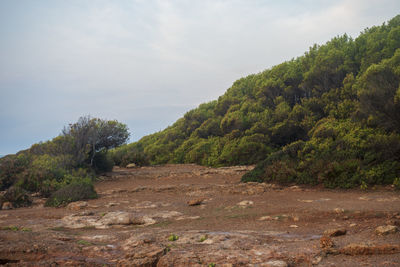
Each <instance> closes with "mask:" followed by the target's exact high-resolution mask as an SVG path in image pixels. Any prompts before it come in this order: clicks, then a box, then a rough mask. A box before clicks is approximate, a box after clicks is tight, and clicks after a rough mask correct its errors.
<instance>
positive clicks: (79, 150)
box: [62, 116, 130, 166]
mask: <svg viewBox="0 0 400 267" xmlns="http://www.w3.org/2000/svg"><path fill="white" fill-rule="evenodd" d="M62 135H63V136H65V137H72V139H73V148H72V152H73V156H74V158H75V160H76V163H77V164H78V165H81V164H82V163H84V162H85V161H88V163H89V164H90V166H93V160H94V157H95V155H96V153H98V152H103V151H107V150H108V149H111V148H115V147H118V146H120V145H122V144H124V143H126V141H127V140H128V138H129V135H130V134H129V132H128V127H127V126H126V125H125V124H123V123H120V122H118V121H116V120H102V119H99V118H91V117H90V116H83V117H80V118H79V120H78V122H76V123H74V124H69V126H68V127H64V129H63V131H62Z"/></svg>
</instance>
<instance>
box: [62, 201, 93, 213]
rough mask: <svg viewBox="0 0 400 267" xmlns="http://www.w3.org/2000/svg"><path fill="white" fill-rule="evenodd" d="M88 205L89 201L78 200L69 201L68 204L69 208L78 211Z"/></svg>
mask: <svg viewBox="0 0 400 267" xmlns="http://www.w3.org/2000/svg"><path fill="white" fill-rule="evenodd" d="M87 206H88V203H87V201H76V202H72V203H69V204H68V205H67V210H75V211H77V210H81V209H83V208H85V207H87Z"/></svg>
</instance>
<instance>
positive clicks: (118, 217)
mask: <svg viewBox="0 0 400 267" xmlns="http://www.w3.org/2000/svg"><path fill="white" fill-rule="evenodd" d="M100 221H101V223H102V224H104V225H130V224H145V223H144V221H143V220H142V219H141V218H140V217H137V216H135V214H133V213H130V212H125V211H115V212H108V213H106V214H105V215H104V216H103V217H102V218H101V219H100Z"/></svg>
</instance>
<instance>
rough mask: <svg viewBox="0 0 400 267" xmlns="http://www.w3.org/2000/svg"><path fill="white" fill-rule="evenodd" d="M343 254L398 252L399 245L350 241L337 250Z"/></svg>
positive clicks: (399, 249) (399, 250)
mask: <svg viewBox="0 0 400 267" xmlns="http://www.w3.org/2000/svg"><path fill="white" fill-rule="evenodd" d="M339 251H340V253H342V254H345V255H378V254H393V253H398V252H400V245H392V244H383V245H371V244H366V243H358V244H356V243H352V244H349V245H347V246H345V247H344V248H342V249H340V250H339Z"/></svg>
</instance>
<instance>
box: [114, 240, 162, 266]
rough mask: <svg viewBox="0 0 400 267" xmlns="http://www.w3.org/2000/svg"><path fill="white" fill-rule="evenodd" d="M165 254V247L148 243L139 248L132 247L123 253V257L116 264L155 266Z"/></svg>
mask: <svg viewBox="0 0 400 267" xmlns="http://www.w3.org/2000/svg"><path fill="white" fill-rule="evenodd" d="M164 254H165V248H164V247H161V246H158V245H154V244H150V245H146V246H142V247H141V248H140V249H139V250H136V249H132V250H131V251H129V252H128V253H127V254H126V255H125V259H123V260H121V261H119V262H118V264H117V265H118V266H156V265H157V262H158V261H159V260H160V258H161V257H162V256H163V255H164Z"/></svg>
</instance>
